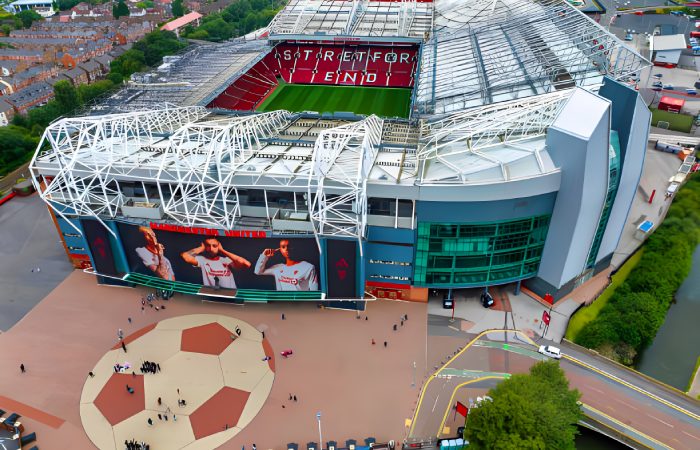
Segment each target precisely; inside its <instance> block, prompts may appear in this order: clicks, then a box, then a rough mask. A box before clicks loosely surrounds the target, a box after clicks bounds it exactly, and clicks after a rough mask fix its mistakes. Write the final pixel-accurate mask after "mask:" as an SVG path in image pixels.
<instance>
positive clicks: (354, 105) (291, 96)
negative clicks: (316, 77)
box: [257, 84, 411, 118]
mask: <svg viewBox="0 0 700 450" xmlns="http://www.w3.org/2000/svg"><path fill="white" fill-rule="evenodd" d="M410 106H411V89H403V88H377V87H364V86H327V85H307V84H280V85H279V86H277V88H276V89H275V90H274V91H273V92H272V94H270V96H269V97H268V98H266V99H265V101H263V102H262V103H261V104H260V106H258V109H257V110H258V111H274V110H277V109H286V110H287V111H292V112H300V111H316V112H319V113H324V112H330V113H333V112H338V111H343V112H353V113H356V114H364V115H370V114H376V115H378V116H381V117H404V118H407V117H408V112H409V108H410Z"/></svg>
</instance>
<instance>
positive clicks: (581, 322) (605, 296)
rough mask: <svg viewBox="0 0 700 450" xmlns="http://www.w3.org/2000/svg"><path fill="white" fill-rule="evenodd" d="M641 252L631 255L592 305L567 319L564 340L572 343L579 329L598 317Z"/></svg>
mask: <svg viewBox="0 0 700 450" xmlns="http://www.w3.org/2000/svg"><path fill="white" fill-rule="evenodd" d="M643 252H644V249H640V250H639V251H638V252H637V253H635V254H634V255H632V256H631V257H630V258H629V259H628V260H627V261H626V262H625V264H623V266H622V267H620V269H619V270H618V271H617V272H615V274H614V275H613V276H612V282H611V283H610V286H608V287H607V288H606V289H605V290H604V291H603V293H602V294H600V295H599V296H598V298H597V299H595V301H594V302H593V303H591V304H590V305H588V306H584V307H582V308H580V309H579V310H578V311H576V313H575V314H574V315H573V316H571V319H569V325H568V326H567V327H566V339H568V340H570V341H571V342H573V341H574V339H575V338H576V335H577V334H578V332H579V331H581V329H582V328H583V327H584V326H585V325H586V324H587V323H588V322H590V321H592V320H593V319H595V318H596V317H598V313H600V310H601V309H603V306H605V304H606V303H607V302H608V300H610V297H612V295H613V293H614V292H615V290H616V289H617V288H618V286H620V285H621V284H622V282H623V281H625V280H626V279H627V277H628V276H629V274H630V272H631V271H632V269H634V266H636V265H637V263H639V260H640V259H641V258H642V253H643Z"/></svg>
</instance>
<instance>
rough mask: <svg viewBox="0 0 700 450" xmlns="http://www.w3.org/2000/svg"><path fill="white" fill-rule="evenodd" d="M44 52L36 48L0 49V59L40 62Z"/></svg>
mask: <svg viewBox="0 0 700 450" xmlns="http://www.w3.org/2000/svg"><path fill="white" fill-rule="evenodd" d="M43 60H44V52H41V51H38V50H22V49H12V48H3V49H0V61H24V62H37V63H38V62H42V61H43Z"/></svg>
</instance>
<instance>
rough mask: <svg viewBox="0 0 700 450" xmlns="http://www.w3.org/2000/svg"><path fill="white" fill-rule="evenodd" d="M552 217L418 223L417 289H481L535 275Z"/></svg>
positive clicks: (415, 278) (415, 268) (415, 270)
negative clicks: (468, 287) (455, 222)
mask: <svg viewBox="0 0 700 450" xmlns="http://www.w3.org/2000/svg"><path fill="white" fill-rule="evenodd" d="M549 219H550V216H537V217H528V218H524V219H518V220H510V221H503V222H500V223H476V224H450V223H419V224H418V239H417V245H416V257H415V267H414V274H413V275H414V281H415V283H416V284H417V285H419V286H420V285H448V284H449V285H461V286H480V285H483V284H485V283H491V282H503V281H510V280H518V279H522V278H525V277H530V276H532V275H534V274H536V273H537V270H538V268H539V263H540V259H541V257H542V248H543V246H544V240H545V239H546V237H547V231H548V227H549Z"/></svg>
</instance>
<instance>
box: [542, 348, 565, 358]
mask: <svg viewBox="0 0 700 450" xmlns="http://www.w3.org/2000/svg"><path fill="white" fill-rule="evenodd" d="M537 352H538V353H542V354H543V355H545V356H549V357H550V358H554V359H561V350H559V349H558V348H556V347H552V346H551V345H540V348H539V350H537Z"/></svg>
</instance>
